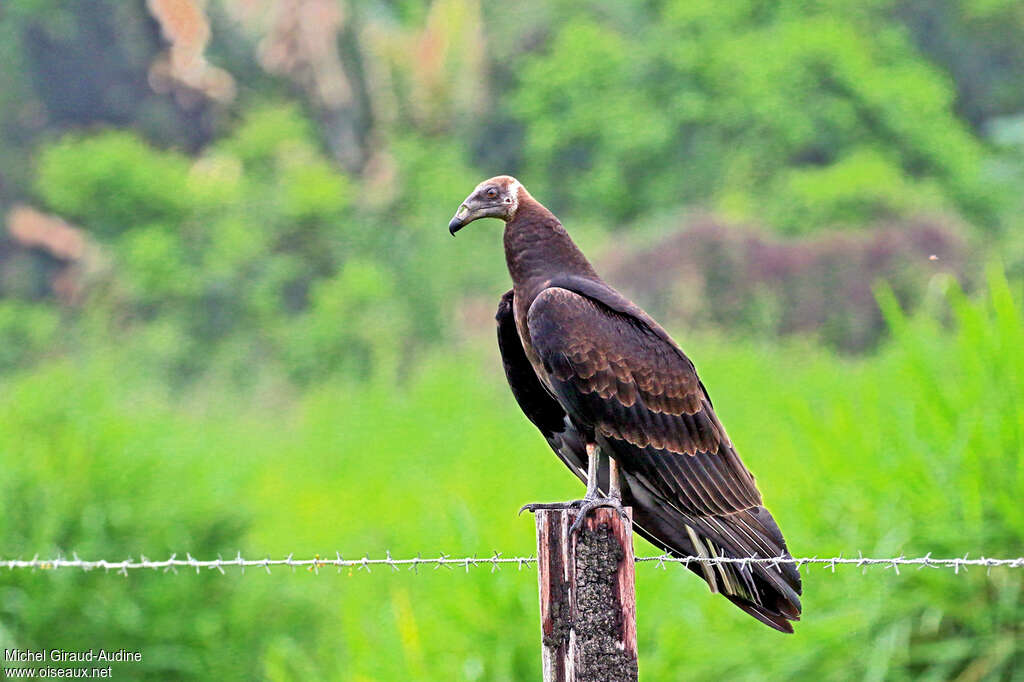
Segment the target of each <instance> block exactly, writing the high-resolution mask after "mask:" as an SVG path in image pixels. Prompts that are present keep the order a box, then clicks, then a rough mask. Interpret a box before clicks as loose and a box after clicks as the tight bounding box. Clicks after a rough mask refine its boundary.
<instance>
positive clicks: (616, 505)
mask: <svg viewBox="0 0 1024 682" xmlns="http://www.w3.org/2000/svg"><path fill="white" fill-rule="evenodd" d="M601 507H611V508H612V509H614V510H615V511H617V512H618V513H619V516H621V517H622V519H623V520H624V521H629V514H627V513H626V508H625V507H623V506H622V500H621V499H619V498H618V497H592V498H590V499H585V500H583V504H582V505H580V509H579V511H578V512H577V516H576V520H575V521H573V522H572V526H571V527H570V528H569V535H572V534H573V533H576V532H577V531H579V529H580V528H582V527H583V520H584V519H585V518H587V514H589V513H590V512H592V511H594V510H595V509H599V508H601Z"/></svg>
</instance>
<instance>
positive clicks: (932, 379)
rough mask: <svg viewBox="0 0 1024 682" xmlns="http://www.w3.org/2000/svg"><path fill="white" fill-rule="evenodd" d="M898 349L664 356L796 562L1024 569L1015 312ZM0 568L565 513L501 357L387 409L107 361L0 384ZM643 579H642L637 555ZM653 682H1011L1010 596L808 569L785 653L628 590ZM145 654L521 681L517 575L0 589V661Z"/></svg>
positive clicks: (1019, 603) (253, 547)
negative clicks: (1000, 559) (713, 413)
mask: <svg viewBox="0 0 1024 682" xmlns="http://www.w3.org/2000/svg"><path fill="white" fill-rule="evenodd" d="M879 297H880V301H881V302H882V304H883V307H884V309H885V310H886V313H887V317H888V318H889V320H890V324H891V326H892V328H893V340H892V341H891V342H890V343H888V344H887V345H886V346H885V347H884V348H883V349H882V350H881V351H880V352H879V353H878V354H877V355H875V356H872V357H869V358H863V359H858V360H850V359H837V358H836V357H834V356H833V355H831V354H829V353H827V352H825V351H822V350H819V349H817V348H815V347H814V346H811V345H802V344H799V343H790V344H787V345H783V346H769V345H751V344H747V343H743V342H739V341H735V340H731V341H730V340H727V339H718V338H700V339H688V338H687V337H686V335H685V334H679V335H678V338H680V340H681V341H683V343H684V346H685V347H686V348H687V350H688V351H689V353H690V354H691V356H692V357H693V358H694V360H695V362H696V363H697V366H698V368H699V369H700V371H701V375H702V378H703V379H704V380H705V383H706V384H707V385H708V387H709V389H710V391H711V394H712V397H713V398H714V400H715V405H716V407H717V409H718V411H719V414H720V416H721V417H722V419H723V421H724V423H725V424H726V426H727V428H728V429H729V432H730V435H731V436H732V438H733V440H734V441H735V442H736V444H737V446H738V448H739V450H740V452H741V454H742V455H743V457H744V459H745V461H746V462H747V464H748V466H749V467H750V468H751V469H752V470H753V471H754V473H755V474H756V475H757V478H758V484H759V486H760V488H761V490H762V491H763V493H764V495H765V499H766V502H767V504H768V506H769V508H771V510H772V511H773V513H774V514H775V516H776V518H777V519H778V521H779V524H780V526H781V527H782V528H783V530H784V531H785V533H786V536H787V538H788V539H789V541H790V545H791V549H792V550H793V552H794V554H799V555H821V556H826V555H834V554H837V553H839V552H845V553H847V554H849V553H855V552H857V551H858V550H860V551H863V552H864V553H865V554H866V555H877V556H892V555H897V554H900V553H905V554H907V555H919V554H924V553H926V552H932V553H933V555H934V556H953V555H962V554H963V553H964V552H968V551H969V552H971V553H972V554H973V555H977V554H982V553H984V554H986V555H989V556H1011V555H1012V556H1019V555H1021V554H1022V553H1024V541H1022V538H1024V513H1022V510H1021V508H1022V505H1021V502H1020V500H1021V499H1022V498H1024V352H1022V351H1021V349H1022V348H1024V316H1022V315H1021V312H1020V306H1019V300H1020V297H1019V296H1018V297H1017V298H1018V302H1017V303H1014V301H1013V300H1012V299H1013V297H1012V296H1011V294H1010V288H1009V285H1008V284H1007V283H1006V281H1005V280H1004V279H1003V278H1002V276H1001V275H1000V274H999V272H998V271H997V270H992V271H991V272H990V287H989V291H988V293H987V295H986V297H985V298H984V300H979V301H976V302H971V301H968V300H966V299H965V298H964V296H963V295H962V294H960V293H958V292H957V291H955V290H954V291H952V292H950V293H948V294H947V295H944V296H943V297H942V300H943V301H947V300H948V301H949V303H950V305H949V306H943V307H942V308H943V309H946V308H947V307H948V309H949V310H950V311H951V312H949V314H948V315H947V317H948V318H949V319H947V320H946V321H945V322H944V323H940V322H936V321H933V320H932V319H929V318H925V317H922V318H918V319H906V318H904V317H903V316H902V315H901V314H900V313H899V311H898V308H896V306H895V305H894V304H893V302H892V300H891V297H889V296H888V295H887V294H886V292H885V291H880V292H879ZM0 467H2V468H3V476H2V477H0V495H2V499H3V513H2V515H0V556H3V557H12V556H19V555H20V556H25V557H30V556H32V555H34V554H36V553H37V552H38V553H39V554H40V555H43V556H48V555H52V554H54V553H56V552H57V551H63V552H65V553H70V552H71V551H76V552H77V553H78V554H79V555H81V556H82V557H83V558H99V557H103V558H110V559H116V558H123V557H126V556H128V555H134V556H137V555H138V553H140V552H141V553H144V554H146V555H147V556H149V557H165V556H168V555H169V554H170V553H171V552H178V553H179V554H182V553H184V552H185V551H190V552H192V553H193V555H196V556H202V557H204V558H205V557H212V556H216V555H217V554H218V553H220V554H223V555H224V556H233V555H234V554H235V552H236V551H239V550H241V551H242V553H243V554H245V555H247V556H263V555H268V554H269V555H273V556H283V555H286V554H288V553H289V552H295V554H296V556H303V557H308V556H312V555H313V554H314V553H319V554H320V555H321V556H334V552H335V551H336V550H340V551H341V552H342V553H343V555H345V556H352V557H355V556H361V555H362V554H364V553H368V554H370V555H372V556H381V555H383V552H384V551H385V550H388V549H390V550H391V551H392V553H393V554H394V555H395V556H411V555H414V554H416V553H418V552H422V553H423V554H424V555H425V556H429V555H436V554H437V553H438V552H439V551H444V552H449V553H453V554H459V555H461V554H474V553H475V554H478V555H480V556H488V555H490V554H491V553H492V552H493V551H494V550H500V551H503V552H505V553H506V554H509V555H512V554H532V553H533V528H532V522H531V520H530V519H529V518H526V517H523V518H517V517H516V515H515V510H516V509H517V508H518V507H519V505H521V504H522V503H524V502H527V501H536V500H545V499H552V500H553V499H564V498H568V497H570V496H576V495H578V494H579V489H580V486H579V483H578V482H576V481H575V479H574V478H573V477H572V476H571V475H570V474H569V473H568V472H567V471H565V470H564V469H563V468H562V465H561V464H560V463H559V462H558V461H557V460H556V458H555V457H554V455H552V454H551V453H550V452H549V451H548V450H547V446H546V445H545V444H544V442H543V441H542V439H541V438H540V436H539V435H538V434H537V433H536V432H535V430H534V429H533V427H532V426H531V425H530V424H529V423H528V422H527V421H526V420H525V418H523V417H522V416H521V415H520V414H519V412H518V409H517V408H516V406H515V405H514V402H513V400H512V398H511V396H510V395H509V393H508V391H507V389H506V387H505V386H504V379H503V377H502V376H501V374H500V368H499V365H498V362H497V358H496V350H494V349H491V348H490V347H487V348H480V349H477V350H470V351H462V352H461V353H460V354H459V355H458V356H457V357H455V358H447V357H445V358H442V357H440V356H439V357H438V358H435V360H434V361H432V362H429V363H427V364H426V365H425V366H423V367H422V368H420V369H419V370H417V371H416V372H414V373H413V374H412V375H410V376H408V377H407V378H406V379H405V380H404V382H403V384H402V385H401V386H398V387H395V386H391V385H385V384H382V383H369V384H366V383H363V384H349V385H346V384H343V383H333V384H331V385H329V386H323V387H321V388H319V389H316V390H313V391H310V392H308V393H306V394H304V395H291V394H290V393H289V392H288V390H287V388H286V387H284V386H282V385H275V384H268V385H267V386H266V387H265V388H262V389H259V390H256V391H254V392H252V393H250V394H246V395H240V394H235V393H230V392H222V391H218V390H215V389H214V388H212V387H206V388H205V389H203V390H200V391H197V392H196V393H195V394H194V395H192V396H188V397H185V398H183V397H182V396H172V395H168V394H166V393H164V392H163V391H161V390H159V389H158V388H156V387H154V386H152V385H150V383H149V382H148V381H147V379H146V378H145V376H144V373H143V372H141V371H140V370H138V369H137V368H133V367H132V366H131V365H130V364H128V363H126V362H124V361H123V358H118V359H116V360H103V359H95V358H94V359H92V360H89V361H82V362H81V363H79V364H74V363H72V362H70V361H63V362H53V363H50V364H48V365H45V366H43V367H41V368H39V369H37V370H36V371H34V372H32V373H31V374H26V375H22V376H18V377H15V378H11V379H8V380H6V381H5V382H4V384H3V385H2V386H0ZM637 549H638V553H639V554H649V553H653V550H652V548H650V547H649V546H646V545H645V544H644V543H642V542H641V541H638V548H637ZM637 591H638V600H639V604H638V626H639V641H640V652H641V662H640V665H641V673H642V675H644V676H645V678H647V679H676V678H679V677H689V678H698V679H699V678H705V677H714V678H730V679H733V678H739V679H777V678H783V677H785V678H793V677H797V676H799V677H806V678H816V679H817V678H824V679H840V678H842V679H845V678H851V677H853V678H862V679H892V678H895V679H908V678H925V679H949V678H953V677H959V678H960V679H964V680H976V679H1024V673H1022V672H1021V671H1022V670H1024V632H1022V622H1024V594H1022V592H1024V573H1022V572H1021V571H1020V570H1009V569H994V570H993V571H992V572H991V574H990V575H986V573H985V572H984V571H981V570H971V571H970V572H969V573H967V574H966V575H964V574H961V575H959V576H957V575H954V574H953V573H952V571H946V570H943V571H938V570H922V571H916V570H910V571H903V572H902V573H901V574H900V575H895V574H894V573H893V571H891V570H885V569H881V568H875V569H871V570H869V571H867V573H866V575H862V574H861V572H860V571H859V570H857V569H856V568H841V569H837V571H836V573H835V574H834V575H833V574H832V573H830V572H829V571H828V570H827V569H820V568H819V569H811V570H810V571H809V572H808V573H807V574H806V578H805V602H804V604H805V618H804V621H803V622H802V623H800V624H798V627H797V634H796V635H795V636H792V637H784V636H781V635H779V634H778V633H775V632H773V631H771V630H769V629H768V628H765V627H763V626H760V625H759V624H757V623H756V622H755V621H753V620H752V619H750V618H749V617H747V616H745V615H744V614H742V613H741V612H740V611H738V610H737V609H735V608H734V607H732V606H731V605H729V604H728V603H726V602H725V600H723V599H721V598H719V597H716V596H713V595H709V594H708V592H707V588H706V586H705V585H704V584H703V583H702V582H701V581H699V580H698V579H697V578H695V577H694V576H692V575H691V574H689V573H688V572H686V571H683V570H682V569H679V568H677V567H673V566H670V567H668V569H667V570H665V571H662V570H659V569H657V568H655V567H654V566H653V565H651V564H645V565H643V566H641V567H640V568H639V569H638V572H637ZM12 646H19V647H44V646H45V647H48V648H50V647H58V646H65V647H68V648H85V647H89V646H104V647H109V648H120V647H125V648H129V649H132V648H136V649H140V650H141V651H142V652H143V661H144V662H143V664H141V665H138V666H133V667H130V666H129V665H128V664H124V665H122V666H121V667H120V668H119V669H118V671H115V674H120V675H122V676H124V677H127V678H135V677H146V678H148V679H160V678H164V679H178V678H182V677H186V678H188V677H191V678H195V679H224V680H229V679H252V678H253V677H264V678H267V679H274V680H309V679H346V680H381V679H396V680H406V679H487V680H517V679H536V678H537V677H538V675H539V656H538V616H537V608H536V578H535V574H534V573H533V571H532V570H526V571H523V572H521V573H520V572H517V571H516V570H515V569H514V568H506V569H504V570H502V571H501V572H500V573H497V574H493V575H492V574H491V573H490V572H489V571H488V570H487V569H477V570H474V571H471V572H470V573H468V574H467V573H466V572H464V571H461V570H452V571H448V570H445V569H441V570H436V571H435V570H429V569H428V570H424V571H421V572H420V574H419V575H412V574H409V573H404V572H403V573H401V574H392V573H391V572H390V571H389V570H383V569H378V570H374V571H373V573H371V574H366V573H365V572H360V571H343V572H342V573H341V574H340V575H339V574H338V573H337V572H336V571H333V570H326V571H321V572H320V575H315V574H313V573H311V572H309V571H304V570H299V571H295V572H294V573H293V572H291V571H288V570H277V571H275V572H274V573H273V574H272V575H267V574H266V573H265V572H263V571H261V570H257V571H253V570H249V571H247V572H246V573H245V575H244V576H243V575H240V574H239V573H238V572H237V571H234V572H229V574H228V575H226V576H221V575H219V574H217V573H209V572H208V573H204V574H202V575H199V576H197V575H195V573H190V572H187V571H183V572H181V573H179V574H178V575H173V574H171V575H164V574H146V573H132V574H131V575H129V576H128V577H122V576H118V575H113V574H110V575H107V574H104V573H101V572H94V573H89V574H83V573H75V572H58V573H53V572H45V571H41V572H37V573H34V574H30V573H17V572H15V573H7V572H0V647H12Z"/></svg>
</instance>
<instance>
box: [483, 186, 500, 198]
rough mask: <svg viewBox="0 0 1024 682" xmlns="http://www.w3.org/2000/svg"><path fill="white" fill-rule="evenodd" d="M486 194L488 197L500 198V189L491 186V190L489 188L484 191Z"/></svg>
mask: <svg viewBox="0 0 1024 682" xmlns="http://www.w3.org/2000/svg"><path fill="white" fill-rule="evenodd" d="M484 195H485V196H486V197H487V198H488V199H497V198H498V190H496V189H494V188H493V187H491V188H490V189H489V190H487V191H486V192H485V193H484Z"/></svg>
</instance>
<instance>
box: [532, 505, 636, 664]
mask: <svg viewBox="0 0 1024 682" xmlns="http://www.w3.org/2000/svg"><path fill="white" fill-rule="evenodd" d="M627 513H628V515H629V520H628V521H627V520H624V519H623V518H622V517H621V516H619V514H618V513H617V512H616V511H615V510H614V509H608V508H598V509H596V510H594V511H592V512H590V514H588V515H587V517H586V519H585V521H584V524H583V527H582V528H581V529H580V531H579V532H578V533H576V534H575V535H574V536H572V537H568V534H569V527H570V526H571V525H572V523H573V521H574V520H575V518H576V512H575V511H572V510H560V509H554V510H550V509H541V510H537V512H536V518H537V574H538V579H539V582H540V621H541V634H542V638H543V639H542V644H541V647H542V648H541V651H542V656H543V665H544V682H619V681H620V680H621V681H630V682H633V681H635V680H636V679H637V653H636V592H635V591H634V578H633V575H634V574H633V569H634V564H633V523H632V518H633V515H632V511H631V510H628V509H627Z"/></svg>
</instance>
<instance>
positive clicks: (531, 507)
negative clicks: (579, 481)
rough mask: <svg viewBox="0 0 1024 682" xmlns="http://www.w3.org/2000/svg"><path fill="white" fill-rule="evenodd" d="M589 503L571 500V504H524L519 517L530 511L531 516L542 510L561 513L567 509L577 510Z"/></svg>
mask: <svg viewBox="0 0 1024 682" xmlns="http://www.w3.org/2000/svg"><path fill="white" fill-rule="evenodd" d="M586 503H587V500H585V499H584V500H570V501H569V502H531V503H529V504H524V505H523V506H522V507H520V508H519V515H522V513H523V512H524V511H528V512H530V513H531V514H536V513H537V511H538V510H541V509H556V510H559V511H562V510H566V509H575V508H576V507H580V506H582V505H584V504H586Z"/></svg>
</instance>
